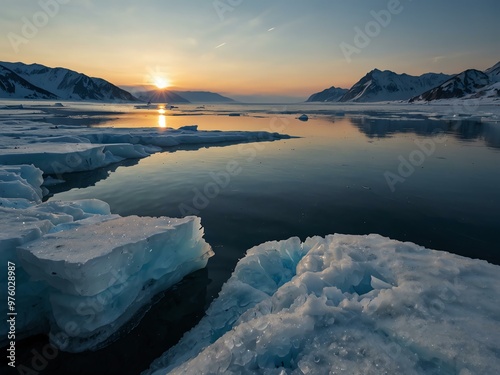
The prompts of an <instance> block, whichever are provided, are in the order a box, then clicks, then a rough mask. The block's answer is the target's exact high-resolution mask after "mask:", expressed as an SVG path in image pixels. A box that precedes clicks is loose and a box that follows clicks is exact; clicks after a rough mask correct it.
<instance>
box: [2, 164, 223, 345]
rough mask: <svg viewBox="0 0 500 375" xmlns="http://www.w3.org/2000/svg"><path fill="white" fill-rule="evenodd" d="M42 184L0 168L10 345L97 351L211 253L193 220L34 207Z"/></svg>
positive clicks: (91, 206) (69, 206)
mask: <svg viewBox="0 0 500 375" xmlns="http://www.w3.org/2000/svg"><path fill="white" fill-rule="evenodd" d="M10 183H16V185H15V186H14V187H12V186H11V185H9V184H10ZM42 183H43V178H42V171H41V170H39V169H37V168H35V167H34V166H32V165H20V166H8V167H5V166H3V167H1V166H0V228H1V231H0V263H1V264H4V265H6V264H7V262H13V263H15V264H16V268H17V269H16V311H17V313H18V315H17V317H16V337H17V338H18V339H20V338H23V337H26V336H30V335H34V334H37V333H49V335H50V337H51V339H52V342H53V343H54V344H56V345H57V346H58V347H59V348H61V349H63V350H66V351H74V352H77V351H83V350H86V349H96V348H98V347H100V346H103V345H105V344H106V343H107V342H108V341H110V340H112V339H113V337H114V335H115V334H119V333H120V331H121V329H122V327H123V326H124V325H125V324H127V325H128V326H129V328H130V325H131V324H133V323H134V319H135V320H137V319H139V318H140V314H141V313H144V311H145V309H146V308H147V307H148V306H149V305H150V303H151V301H152V298H153V297H154V296H155V295H156V294H158V293H159V292H161V291H163V290H165V289H167V288H169V287H170V286H172V285H173V284H175V283H177V282H178V281H180V280H181V279H182V278H183V277H184V276H186V275H187V274H189V273H191V272H193V271H195V270H198V269H200V268H203V267H205V266H206V264H207V261H208V258H209V257H210V256H212V254H213V253H212V251H211V249H210V246H209V245H208V244H207V243H206V242H205V241H204V240H203V229H202V228H201V223H200V219H199V218H196V217H187V218H184V219H170V218H165V217H160V218H148V217H143V218H141V217H137V216H131V217H125V218H122V217H120V216H118V215H112V214H111V212H110V207H109V205H108V204H107V203H105V202H102V201H99V200H96V199H87V200H80V201H74V202H58V201H51V202H45V203H40V201H41V197H42V191H41V189H40V186H41V184H42ZM0 288H1V289H2V290H7V280H6V278H2V279H0ZM0 314H3V315H4V316H7V304H2V305H1V306H0ZM7 328H8V326H7V325H5V324H4V325H0V346H3V345H5V344H6V339H7Z"/></svg>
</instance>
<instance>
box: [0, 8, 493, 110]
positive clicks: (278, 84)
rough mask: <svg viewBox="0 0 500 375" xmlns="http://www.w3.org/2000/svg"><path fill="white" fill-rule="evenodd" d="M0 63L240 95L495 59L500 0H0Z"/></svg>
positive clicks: (292, 93) (298, 90) (304, 90)
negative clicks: (378, 72)
mask: <svg viewBox="0 0 500 375" xmlns="http://www.w3.org/2000/svg"><path fill="white" fill-rule="evenodd" d="M1 1H2V3H3V6H2V12H1V14H0V61H11V62H13V61H21V62H24V63H39V64H43V65H47V66H50V67H56V66H61V67H65V68H69V69H72V70H76V71H78V72H81V73H85V74H87V75H90V76H93V77H101V78H104V79H106V80H108V81H110V82H112V83H114V84H116V85H119V86H136V85H147V84H152V83H154V81H155V80H158V79H159V78H161V79H163V80H165V81H166V82H168V84H169V85H170V86H171V87H174V88H177V89H182V90H210V91H215V92H219V93H221V94H226V95H228V96H231V97H237V98H240V99H241V98H248V99H250V98H259V97H260V98H265V99H269V100H272V98H273V97H274V98H278V97H279V98H300V99H304V98H306V97H308V96H309V95H310V94H312V93H314V92H317V91H321V90H323V89H325V88H327V87H330V86H337V87H344V88H349V87H351V86H352V85H353V84H354V83H356V82H357V81H358V80H359V79H360V78H361V77H363V76H364V75H365V74H366V73H367V72H368V71H370V70H372V69H374V68H378V69H381V70H386V69H387V70H392V71H395V72H397V73H403V72H404V73H408V74H413V75H419V74H423V73H427V72H438V73H439V72H443V73H448V74H453V73H459V72H461V71H463V70H465V69H468V68H476V69H486V68H488V67H490V66H492V65H494V64H495V63H496V62H498V61H499V60H500V38H499V35H500V22H498V16H499V15H500V1H499V0H476V1H472V0H469V1H466V0H307V1H306V0H303V1H300V0H142V1H132V0H99V1H97V0H36V1H35V0H1Z"/></svg>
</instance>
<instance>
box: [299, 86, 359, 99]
mask: <svg viewBox="0 0 500 375" xmlns="http://www.w3.org/2000/svg"><path fill="white" fill-rule="evenodd" d="M348 91H349V90H348V89H341V88H339V87H335V86H332V87H330V88H329V89H326V90H323V91H321V92H317V93H315V94H312V95H311V96H310V97H309V99H307V100H306V101H307V102H338V101H339V100H340V99H341V98H342V97H343V96H344V95H345V94H346V93H347V92H348Z"/></svg>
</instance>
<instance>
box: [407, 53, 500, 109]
mask: <svg viewBox="0 0 500 375" xmlns="http://www.w3.org/2000/svg"><path fill="white" fill-rule="evenodd" d="M483 97H486V98H500V62H499V63H497V64H496V65H495V66H493V67H491V68H489V69H486V70H485V71H484V72H482V71H480V70H476V69H468V70H466V71H464V72H462V73H460V74H457V75H456V76H454V77H452V78H450V79H449V80H447V81H446V82H444V83H443V84H441V85H439V86H437V87H435V88H433V89H431V90H429V91H427V92H425V93H423V94H421V95H418V96H416V97H414V98H412V99H411V100H410V102H414V101H426V102H429V101H432V100H441V99H472V98H483Z"/></svg>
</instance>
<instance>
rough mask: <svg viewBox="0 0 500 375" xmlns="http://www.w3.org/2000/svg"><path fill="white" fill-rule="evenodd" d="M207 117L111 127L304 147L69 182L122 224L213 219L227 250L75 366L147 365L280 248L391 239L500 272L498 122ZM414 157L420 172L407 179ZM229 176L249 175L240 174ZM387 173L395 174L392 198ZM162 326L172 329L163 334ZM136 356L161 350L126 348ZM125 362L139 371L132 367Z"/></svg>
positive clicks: (207, 153) (205, 154) (251, 147)
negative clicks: (266, 246)
mask: <svg viewBox="0 0 500 375" xmlns="http://www.w3.org/2000/svg"><path fill="white" fill-rule="evenodd" d="M198 112H199V113H198ZM198 112H191V113H184V114H185V116H170V115H169V113H166V114H158V113H155V112H153V113H151V112H147V111H145V112H141V113H134V114H123V115H117V116H114V117H113V119H112V120H111V121H110V122H108V123H106V124H105V125H107V126H137V125H140V126H152V127H156V126H172V127H177V126H182V125H189V124H198V125H199V127H200V129H221V130H226V129H231V130H273V131H280V132H282V133H287V134H290V135H294V136H298V137H300V138H295V139H290V140H284V141H279V142H265V143H260V144H243V145H233V146H225V147H211V148H201V149H197V150H178V151H176V152H163V153H158V154H155V155H152V156H151V157H148V158H145V159H142V160H135V161H127V162H125V163H124V164H122V165H115V166H113V167H111V168H108V169H103V170H100V171H98V172H92V173H78V174H73V175H68V176H67V183H66V184H64V185H61V186H59V187H57V188H52V189H51V190H52V192H53V193H54V196H53V197H51V198H50V199H61V200H73V199H83V198H98V199H102V200H105V201H106V202H108V203H109V204H110V205H111V208H112V211H113V212H114V213H118V214H120V215H150V216H173V217H179V216H182V215H183V214H185V213H186V210H187V211H191V212H190V213H196V214H197V215H199V216H201V218H202V224H203V226H204V228H205V237H206V239H207V241H208V242H209V243H210V244H211V245H212V246H213V248H214V250H215V253H216V255H215V256H214V257H213V258H212V259H211V260H210V262H209V264H208V267H207V270H206V271H202V272H199V273H197V274H196V275H194V276H192V277H191V279H190V280H187V281H186V282H185V283H184V284H182V285H181V286H179V288H178V289H177V290H176V291H173V292H169V293H167V296H166V297H165V298H164V299H163V300H162V301H160V303H159V304H158V305H156V307H155V308H154V309H153V310H152V312H150V313H149V314H148V315H147V316H146V318H145V319H144V320H143V322H142V323H141V325H140V326H139V327H137V328H136V329H135V330H134V331H133V332H132V334H131V335H129V337H128V338H125V339H122V340H120V341H118V342H117V343H116V344H114V346H111V347H110V348H108V349H106V352H102V353H105V354H102V353H101V354H94V357H92V356H91V357H89V358H87V357H85V355H84V356H79V357H74V356H73V357H72V356H68V357H67V358H68V359H67V360H66V361H67V362H68V363H72V361H75V360H81V361H84V362H85V363H88V362H89V361H93V360H94V359H95V358H99V357H98V356H99V355H101V356H103V355H105V358H109V359H107V361H111V362H109V363H111V364H112V366H113V367H112V368H115V369H118V370H119V371H118V370H117V373H119V372H120V371H121V373H133V372H137V370H138V369H139V370H140V369H141V368H146V367H147V366H148V364H149V363H150V362H151V361H152V359H151V358H154V357H156V356H157V355H159V354H161V352H163V351H164V350H166V349H167V348H168V346H170V345H172V344H173V343H175V341H176V340H177V339H178V337H180V335H182V332H183V330H186V329H189V327H190V326H192V325H193V324H195V323H196V321H197V320H198V319H199V318H200V317H201V316H202V314H203V310H204V308H205V307H206V306H208V304H209V303H210V302H211V300H212V299H213V298H214V297H215V296H216V295H217V293H218V291H219V290H220V287H221V285H222V283H223V282H224V281H226V280H227V279H228V278H229V276H230V274H231V272H232V270H233V269H234V266H235V265H236V263H237V261H238V259H240V258H242V257H243V256H244V253H245V251H246V250H247V249H248V248H250V247H252V246H254V245H257V244H260V243H262V242H265V241H269V240H281V239H286V238H289V237H291V236H299V237H300V238H302V239H305V238H306V237H308V236H313V235H321V236H323V235H326V234H330V233H348V234H369V233H379V234H381V235H384V236H388V237H391V238H394V239H397V240H401V241H411V242H415V243H417V244H419V245H423V246H426V247H429V248H433V249H439V250H446V251H449V252H453V253H456V254H460V255H464V256H467V257H472V258H481V259H485V260H488V261H490V262H492V263H495V264H500V246H499V245H500V241H499V237H498V236H499V234H500V173H499V164H500V124H498V123H497V124H488V123H478V122H465V121H462V122H445V121H434V120H432V121H431V120H425V119H422V118H420V117H418V118H415V119H408V118H400V119H398V118H392V119H390V120H389V119H382V118H379V119H377V116H376V115H375V116H363V115H352V116H351V115H347V116H344V115H343V114H342V113H339V114H338V115H337V116H334V115H329V116H319V115H318V116H313V117H312V118H311V119H310V121H308V122H300V121H298V120H296V119H295V117H296V115H292V114H280V115H276V116H275V115H270V114H264V113H258V112H257V111H254V112H251V111H249V112H247V115H245V116H240V117H229V116H227V115H217V114H215V113H212V112H210V111H209V110H206V109H205V110H204V109H199V111H198ZM416 142H417V143H420V144H423V142H426V143H425V144H426V145H427V151H428V152H427V154H424V153H421V152H418V151H419V150H420V148H419V147H418V146H417V144H416ZM419 156H420V157H419ZM422 156H423V157H422ZM403 159H404V160H406V161H408V163H410V162H409V160H413V165H411V163H410V167H408V165H407V166H406V167H407V169H408V168H409V170H407V169H405V170H404V171H403V172H404V173H403V175H401V174H399V172H398V168H399V167H400V165H401V163H402V161H401V160H403ZM403 163H404V162H403ZM228 166H229V167H231V168H233V169H235V168H238V169H237V172H239V173H236V174H234V175H232V176H230V177H228V174H227V169H228ZM231 168H230V169H231ZM388 172H390V173H392V174H391V175H390V176H392V178H394V177H395V176H397V182H396V183H395V184H394V181H395V180H394V179H392V180H391V181H392V182H393V186H392V189H391V187H390V186H389V184H388V182H387V177H386V176H387V175H388ZM214 175H215V176H218V177H216V178H214ZM403 180H404V182H403ZM188 213H189V212H188ZM179 291H181V292H179ZM176 293H177V294H176ZM193 296H197V297H196V300H197V301H198V302H197V304H194V305H193V304H187V305H188V307H187V308H186V306H185V305H186V304H185V303H182V302H180V301H182V300H185V299H189V298H192V297H193ZM172 301H177V302H175V303H178V304H179V305H182V304H183V305H184V307H182V306H181V307H178V308H176V307H175V306H176V304H175V303H172ZM172 305H173V306H174V308H172ZM166 310H167V311H166ZM169 324H170V325H169ZM160 326H162V327H167V328H165V329H170V331H168V332H167V333H165V332H163V334H158V335H152V334H151V330H153V331H155V329H157V328H154V327H160ZM168 327H170V328H168ZM172 327H182V328H177V329H176V330H175V331H174V330H173V328H172ZM152 336H155V337H152ZM165 336H167V337H168V340H167V339H166V338H165ZM127 340H128V341H127ZM132 343H134V344H132ZM130 346H132V347H137V346H143V347H144V348H145V349H144V351H146V349H147V353H149V354H148V355H146V354H145V353H136V351H133V350H130V349H129V350H128V351H127V349H124V348H127V347H130ZM124 350H125V354H124ZM113 353H114V354H113ZM120 353H121V354H120ZM96 356H97V357H96ZM123 356H128V358H129V361H128V362H129V363H130V362H131V361H132V362H134V363H136V364H137V366H136V368H134V369H133V370H132V369H131V367H128V366H123V365H122V367H120V363H121V362H123ZM150 357H151V358H150ZM91 358H94V359H91ZM132 358H133V360H132ZM87 359H88V360H87ZM62 361H63V362H62V364H61V363H60V364H59V365H60V366H62V367H61V368H64V361H65V360H64V359H62Z"/></svg>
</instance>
